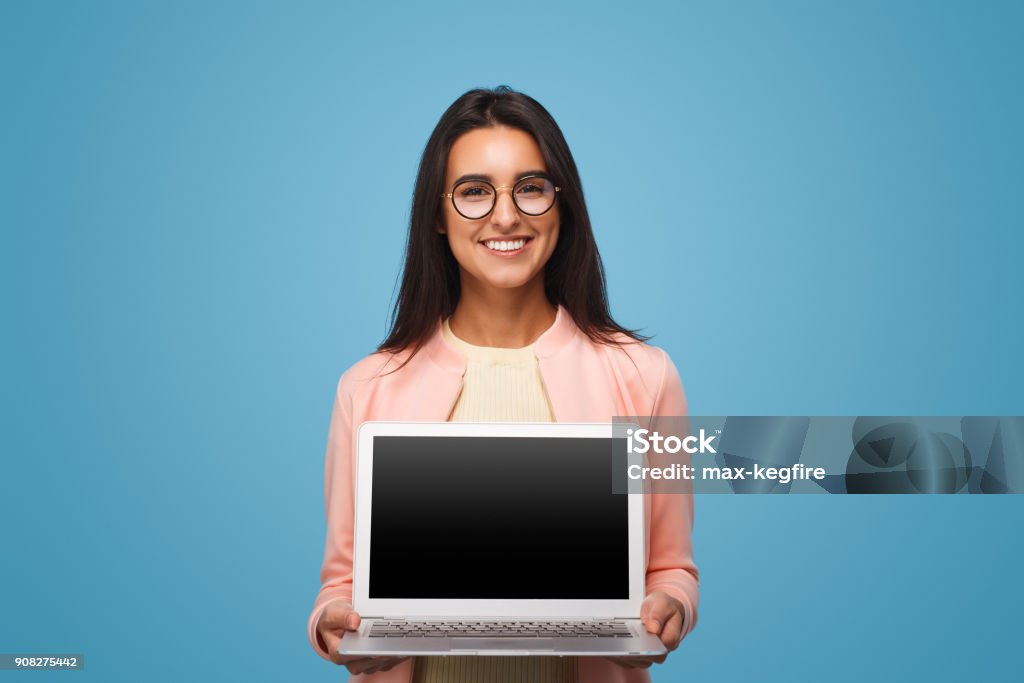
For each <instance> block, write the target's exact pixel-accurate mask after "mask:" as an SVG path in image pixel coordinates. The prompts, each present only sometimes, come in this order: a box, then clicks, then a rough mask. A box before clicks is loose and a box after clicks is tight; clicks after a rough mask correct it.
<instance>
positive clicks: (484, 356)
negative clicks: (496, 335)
mask: <svg viewBox="0 0 1024 683" xmlns="http://www.w3.org/2000/svg"><path fill="white" fill-rule="evenodd" d="M448 321H449V318H446V319H445V320H444V322H443V323H442V326H441V331H442V334H443V335H444V340H445V341H446V342H448V343H449V344H451V345H452V346H454V347H455V348H456V349H458V350H459V351H460V352H461V353H462V355H463V356H465V358H466V360H467V361H470V362H475V363H502V364H524V363H533V362H535V361H536V356H535V354H534V347H535V346H536V344H537V342H533V343H532V344H529V345H527V346H523V347H521V348H518V349H507V348H501V347H498V346H477V345H476V344H470V343H469V342H467V341H466V340H464V339H460V338H459V337H457V336H455V333H454V332H452V328H451V326H450V325H449V322H448Z"/></svg>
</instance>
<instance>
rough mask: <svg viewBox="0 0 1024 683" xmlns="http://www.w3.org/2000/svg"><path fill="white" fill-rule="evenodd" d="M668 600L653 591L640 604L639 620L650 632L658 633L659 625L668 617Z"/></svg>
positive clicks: (659, 630)
mask: <svg viewBox="0 0 1024 683" xmlns="http://www.w3.org/2000/svg"><path fill="white" fill-rule="evenodd" d="M668 607H669V605H668V601H667V600H663V599H661V596H660V595H658V594H657V593H653V594H651V595H650V596H648V598H647V599H646V600H644V601H643V603H642V604H641V606H640V620H641V621H642V622H643V623H644V625H645V626H646V627H647V630H648V632H650V633H660V632H661V627H662V626H663V625H664V624H665V621H666V620H667V619H668V616H669V615H668V614H666V612H667V611H668Z"/></svg>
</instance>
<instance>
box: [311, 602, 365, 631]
mask: <svg viewBox="0 0 1024 683" xmlns="http://www.w3.org/2000/svg"><path fill="white" fill-rule="evenodd" d="M352 614H355V612H354V611H353V610H352V605H350V604H349V603H347V602H344V601H343V600H336V601H334V602H331V603H328V605H327V608H326V609H324V613H323V615H322V616H321V617H320V625H321V626H323V627H325V628H330V629H335V630H338V629H345V628H348V620H349V617H350V616H351V615H352ZM357 616H358V615H357Z"/></svg>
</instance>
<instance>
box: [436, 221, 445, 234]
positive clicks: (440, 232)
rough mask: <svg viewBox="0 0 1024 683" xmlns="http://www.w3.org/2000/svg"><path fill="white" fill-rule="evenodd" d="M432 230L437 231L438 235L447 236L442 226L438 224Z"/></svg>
mask: <svg viewBox="0 0 1024 683" xmlns="http://www.w3.org/2000/svg"><path fill="white" fill-rule="evenodd" d="M434 230H436V231H437V234H438V235H447V234H448V231H447V230H445V228H444V226H443V225H441V224H440V223H438V224H437V225H436V226H434Z"/></svg>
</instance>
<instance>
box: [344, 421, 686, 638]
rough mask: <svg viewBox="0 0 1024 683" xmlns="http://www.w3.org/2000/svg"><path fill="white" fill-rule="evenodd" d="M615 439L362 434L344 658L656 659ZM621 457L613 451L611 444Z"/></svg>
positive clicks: (640, 537)
mask: <svg viewBox="0 0 1024 683" xmlns="http://www.w3.org/2000/svg"><path fill="white" fill-rule="evenodd" d="M612 434H613V426H612V425H611V424H593V423H591V424H566V423H543V424H534V423H521V422H517V423H495V422H488V423H471V422H365V423H363V424H362V425H361V426H360V428H359V432H358V450H357V458H358V460H357V477H356V479H357V481H356V517H355V556H354V560H355V562H354V567H353V607H354V608H355V610H356V611H357V612H358V613H359V615H360V616H361V618H362V621H361V624H360V626H359V629H358V631H349V632H346V633H345V635H344V637H343V638H342V639H341V641H340V643H339V646H338V652H339V653H340V654H343V655H365V656H397V655H401V656H405V655H560V656H591V655H592V656H629V655H645V656H647V655H650V656H657V655H661V654H664V653H665V652H666V648H665V647H664V645H663V644H662V642H661V640H660V639H659V638H658V637H657V636H655V635H652V634H650V633H647V631H646V629H645V628H644V626H643V624H642V623H641V621H640V618H639V617H640V604H641V602H642V600H643V598H644V528H643V524H644V520H643V498H642V496H641V495H635V494H634V495H629V494H622V493H619V494H616V493H612V474H613V469H612V448H613V436H612ZM623 447H624V446H623Z"/></svg>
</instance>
